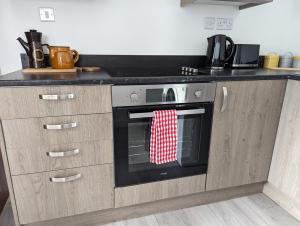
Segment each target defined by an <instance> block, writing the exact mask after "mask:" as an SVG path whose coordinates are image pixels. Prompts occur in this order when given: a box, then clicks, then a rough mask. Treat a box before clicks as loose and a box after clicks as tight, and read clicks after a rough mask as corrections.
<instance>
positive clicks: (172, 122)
mask: <svg viewBox="0 0 300 226" xmlns="http://www.w3.org/2000/svg"><path fill="white" fill-rule="evenodd" d="M176 151H177V113H176V110H161V111H154V117H153V119H152V126H151V139H150V162H151V163H155V164H164V163H168V162H174V161H176V160H177V157H176Z"/></svg>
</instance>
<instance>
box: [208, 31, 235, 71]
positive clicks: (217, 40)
mask: <svg viewBox="0 0 300 226" xmlns="http://www.w3.org/2000/svg"><path fill="white" fill-rule="evenodd" d="M207 40H208V47H207V54H206V56H207V66H209V67H210V68H211V69H224V67H225V64H226V63H227V62H228V61H229V60H230V58H231V57H232V56H233V54H234V42H233V41H232V39H231V38H230V37H227V36H226V35H214V36H212V37H210V38H208V39H207ZM227 42H229V45H227Z"/></svg>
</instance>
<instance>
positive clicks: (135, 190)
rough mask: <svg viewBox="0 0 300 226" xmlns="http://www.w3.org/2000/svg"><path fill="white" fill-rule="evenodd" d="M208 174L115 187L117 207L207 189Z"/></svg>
mask: <svg viewBox="0 0 300 226" xmlns="http://www.w3.org/2000/svg"><path fill="white" fill-rule="evenodd" d="M205 180H206V174H203V175H197V176H191V177H183V178H178V179H172V180H165V181H159V182H153V183H147V184H140V185H134V186H128V187H121V188H116V189H115V207H116V208H118V207H123V206H131V205H136V204H140V203H146V202H153V201H158V200H162V199H168V198H174V197H179V196H184V195H190V194H194V193H198V192H203V191H205Z"/></svg>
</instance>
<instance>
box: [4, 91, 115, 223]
mask: <svg viewBox="0 0 300 226" xmlns="http://www.w3.org/2000/svg"><path fill="white" fill-rule="evenodd" d="M0 106H1V108H0V117H1V126H0V135H1V136H0V149H1V151H2V156H3V160H4V166H5V172H6V177H7V181H8V187H9V192H10V199H11V203H12V208H13V211H14V218H15V222H16V225H23V224H29V223H34V222H39V221H45V220H51V219H55V218H61V217H66V216H73V215H77V214H83V213H88V212H94V211H99V210H103V209H111V208H113V207H114V183H113V131H112V113H111V112H112V106H111V86H110V85H99V86H38V87H2V88H0Z"/></svg>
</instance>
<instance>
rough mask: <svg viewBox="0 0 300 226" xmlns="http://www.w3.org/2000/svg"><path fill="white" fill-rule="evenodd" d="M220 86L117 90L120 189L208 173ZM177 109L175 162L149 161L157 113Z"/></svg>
mask: <svg viewBox="0 0 300 226" xmlns="http://www.w3.org/2000/svg"><path fill="white" fill-rule="evenodd" d="M215 90H216V83H193V84H166V85H136V86H113V87H112V104H113V120H114V125H113V128H114V161H115V185H116V187H122V186H128V185H134V184H141V183H146V182H152V181H160V180H167V179H172V178H179V177H185V176H192V175H198V174H205V173H206V172H207V164H208V152H209V145H210V134H211V125H212V114H213V113H212V112H213V102H214V99H215ZM164 109H176V110H177V115H178V142H177V158H178V160H177V161H176V162H172V163H167V164H162V165H156V164H153V163H150V136H151V133H150V131H151V123H152V117H153V115H154V114H153V111H155V110H164Z"/></svg>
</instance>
